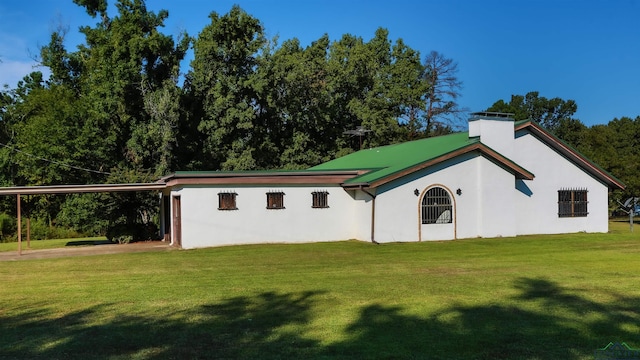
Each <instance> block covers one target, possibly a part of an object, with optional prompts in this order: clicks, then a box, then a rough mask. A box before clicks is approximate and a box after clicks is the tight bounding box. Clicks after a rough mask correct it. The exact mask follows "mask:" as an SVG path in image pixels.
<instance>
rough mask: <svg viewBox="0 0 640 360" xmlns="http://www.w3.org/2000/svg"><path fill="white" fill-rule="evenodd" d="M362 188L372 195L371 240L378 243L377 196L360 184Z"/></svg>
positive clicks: (364, 191)
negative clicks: (376, 232) (376, 234)
mask: <svg viewBox="0 0 640 360" xmlns="http://www.w3.org/2000/svg"><path fill="white" fill-rule="evenodd" d="M360 190H362V192H363V193H365V194H367V195H369V196H371V242H372V243H374V244H378V242H377V241H376V238H375V229H376V196H375V195H373V194H372V193H370V192H368V191H367V190H365V189H364V187H363V186H362V185H360Z"/></svg>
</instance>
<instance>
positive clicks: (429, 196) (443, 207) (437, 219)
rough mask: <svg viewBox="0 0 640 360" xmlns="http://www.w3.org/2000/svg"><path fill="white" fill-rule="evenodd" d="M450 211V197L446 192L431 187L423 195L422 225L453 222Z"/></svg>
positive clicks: (439, 188)
mask: <svg viewBox="0 0 640 360" xmlns="http://www.w3.org/2000/svg"><path fill="white" fill-rule="evenodd" d="M452 211H453V206H452V205H451V196H449V193H448V192H447V190H445V189H443V188H441V187H433V188H431V189H429V190H427V193H426V194H424V197H423V198H422V223H423V224H450V223H452V220H453V217H452Z"/></svg>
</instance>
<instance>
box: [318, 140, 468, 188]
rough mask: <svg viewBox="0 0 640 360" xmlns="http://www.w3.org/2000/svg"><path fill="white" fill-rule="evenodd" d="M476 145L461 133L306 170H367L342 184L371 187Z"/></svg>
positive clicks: (378, 149)
mask: <svg viewBox="0 0 640 360" xmlns="http://www.w3.org/2000/svg"><path fill="white" fill-rule="evenodd" d="M477 143H479V140H478V139H477V138H469V133H468V132H461V133H455V134H450V135H445V136H438V137H432V138H426V139H420V140H415V141H410V142H405V143H400V144H393V145H387V146H381V147H376V148H371V149H366V150H360V151H358V152H355V153H353V154H349V155H346V156H343V157H341V158H338V159H335V160H331V161H329V162H326V163H323V164H320V165H317V166H314V167H312V168H310V169H309V170H370V171H368V172H367V173H365V174H362V175H360V176H356V177H354V178H351V179H349V180H347V181H346V182H345V184H354V183H371V182H374V181H376V180H380V179H383V178H385V177H388V176H391V175H393V174H396V173H398V172H402V171H403V170H407V169H410V168H412V167H415V166H417V165H419V164H421V163H424V162H426V161H429V160H432V159H435V158H438V157H441V156H443V155H446V154H448V153H451V152H454V151H456V150H460V149H463V148H465V147H466V146H469V145H473V144H477Z"/></svg>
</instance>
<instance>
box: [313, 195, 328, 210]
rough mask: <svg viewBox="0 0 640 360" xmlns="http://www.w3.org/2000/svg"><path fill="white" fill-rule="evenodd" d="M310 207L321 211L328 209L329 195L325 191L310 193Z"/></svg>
mask: <svg viewBox="0 0 640 360" xmlns="http://www.w3.org/2000/svg"><path fill="white" fill-rule="evenodd" d="M311 197H312V202H311V207H312V208H317V209H322V208H328V207H329V193H328V192H326V191H314V192H312V193H311Z"/></svg>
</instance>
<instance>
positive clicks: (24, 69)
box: [0, 57, 48, 88]
mask: <svg viewBox="0 0 640 360" xmlns="http://www.w3.org/2000/svg"><path fill="white" fill-rule="evenodd" d="M0 60H1V61H2V62H0V88H4V86H5V85H9V87H10V88H15V87H16V85H17V84H18V81H20V80H22V78H23V77H25V76H26V75H29V74H30V73H32V72H33V71H41V72H42V73H44V74H45V77H46V74H47V73H48V69H46V68H43V67H41V66H39V65H38V64H37V63H36V62H35V61H29V62H26V61H15V60H7V59H5V58H4V57H3V58H2V59H0Z"/></svg>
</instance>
